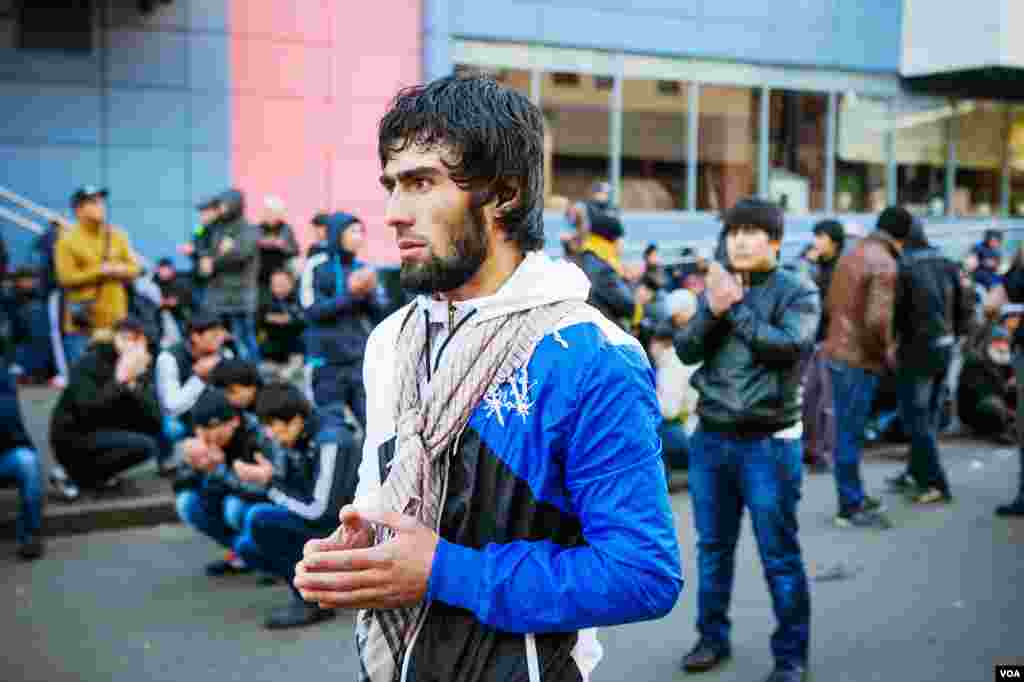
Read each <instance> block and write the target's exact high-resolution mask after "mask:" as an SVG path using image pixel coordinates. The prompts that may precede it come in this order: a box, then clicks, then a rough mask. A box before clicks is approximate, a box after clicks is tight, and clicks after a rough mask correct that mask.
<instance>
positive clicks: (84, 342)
mask: <svg viewBox="0 0 1024 682" xmlns="http://www.w3.org/2000/svg"><path fill="white" fill-rule="evenodd" d="M88 348H89V337H88V336H86V335H85V334H65V335H64V361H65V362H67V365H68V371H69V372H70V371H71V370H73V369H74V368H75V365H77V364H78V361H79V360H81V359H82V356H83V355H85V351H86V350H87V349H88Z"/></svg>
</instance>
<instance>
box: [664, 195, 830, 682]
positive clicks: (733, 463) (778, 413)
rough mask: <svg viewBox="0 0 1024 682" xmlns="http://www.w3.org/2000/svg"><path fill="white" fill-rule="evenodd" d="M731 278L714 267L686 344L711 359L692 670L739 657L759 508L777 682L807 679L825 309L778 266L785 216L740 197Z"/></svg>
mask: <svg viewBox="0 0 1024 682" xmlns="http://www.w3.org/2000/svg"><path fill="white" fill-rule="evenodd" d="M724 222H725V225H724V228H723V237H724V241H725V245H726V253H727V256H728V260H729V262H730V265H731V269H732V272H729V271H727V270H725V269H724V268H723V267H722V265H721V264H719V263H714V264H712V266H711V268H710V271H709V273H708V280H707V285H708V286H707V290H706V292H705V293H704V294H702V295H701V297H700V300H699V304H698V308H697V313H696V315H695V316H694V317H693V318H692V319H691V320H690V321H689V322H688V323H687V324H686V325H685V326H684V327H682V328H681V329H680V330H679V331H678V332H677V333H676V336H675V347H676V351H677V352H678V353H679V356H680V359H681V360H682V361H683V363H685V364H697V363H702V366H701V368H700V369H699V370H697V372H696V374H695V375H694V379H693V385H694V387H695V388H696V389H697V391H698V393H700V400H699V402H698V405H697V413H698V415H699V416H700V427H699V428H698V429H697V431H696V433H695V434H694V436H693V447H692V448H691V458H690V481H689V482H690V493H691V495H692V498H693V513H694V519H695V522H696V527H697V537H698V544H697V549H698V557H697V562H698V570H699V581H700V587H699V592H698V603H697V613H698V616H697V630H698V632H699V634H700V641H699V642H698V643H697V645H696V646H695V647H694V648H693V650H692V651H691V652H690V653H689V654H688V655H687V656H686V657H685V658H684V659H683V668H684V669H685V670H687V671H690V672H696V671H703V670H710V669H711V668H713V667H715V666H716V665H718V663H720V662H721V661H722V660H723V659H725V658H727V657H728V656H729V625H730V624H729V619H728V615H727V613H728V607H729V597H730V593H731V592H732V565H733V562H734V559H735V551H736V543H737V539H738V537H739V532H740V519H741V517H742V510H743V506H746V507H747V509H749V510H750V515H751V518H752V519H753V526H754V533H755V536H756V538H757V544H758V549H759V551H760V555H761V558H762V562H763V564H764V569H765V576H766V578H767V581H768V588H769V590H770V591H771V593H772V601H773V603H774V605H775V614H776V617H777V619H778V621H779V624H778V628H777V629H776V631H775V634H774V635H773V636H772V655H773V656H774V658H775V669H774V671H773V672H772V674H771V675H770V676H769V677H768V678H767V679H768V681H769V682H794V681H796V680H802V679H804V670H805V668H806V665H807V651H808V642H809V637H810V595H809V592H808V588H807V577H806V574H805V571H804V566H803V560H802V558H801V552H800V543H799V540H798V538H797V509H796V506H797V500H798V499H799V498H800V481H801V454H802V453H801V450H802V443H801V431H802V425H801V410H802V406H801V400H802V397H801V393H802V392H801V389H800V382H801V376H800V369H801V359H802V358H803V357H804V355H805V354H806V353H807V352H808V351H809V350H810V349H811V348H812V347H813V345H814V338H815V334H816V333H817V330H818V323H819V321H820V315H821V307H820V302H819V298H818V293H817V291H816V290H815V288H814V287H813V286H811V285H810V284H809V283H806V282H805V281H804V280H803V279H800V278H798V277H797V276H796V275H793V274H790V273H788V272H786V271H783V270H782V269H780V268H779V267H778V252H779V246H780V243H781V241H782V234H783V214H782V211H781V209H779V208H778V207H777V206H776V205H774V204H772V203H769V202H766V201H762V200H758V199H747V200H743V201H740V202H739V203H738V204H737V205H736V206H735V207H734V208H733V209H731V210H730V211H729V212H728V213H727V214H726V215H725V219H724Z"/></svg>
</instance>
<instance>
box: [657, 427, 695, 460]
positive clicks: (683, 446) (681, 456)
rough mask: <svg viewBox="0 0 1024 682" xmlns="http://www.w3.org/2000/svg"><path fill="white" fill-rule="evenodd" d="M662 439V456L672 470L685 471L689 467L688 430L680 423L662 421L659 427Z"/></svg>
mask: <svg viewBox="0 0 1024 682" xmlns="http://www.w3.org/2000/svg"><path fill="white" fill-rule="evenodd" d="M658 436H659V437H660V438H661V454H662V456H663V457H664V459H665V463H666V464H668V467H669V468H670V469H676V470H679V469H685V468H687V467H688V466H689V464H690V462H689V440H690V437H689V436H688V435H686V428H685V427H684V426H683V425H682V423H680V422H678V421H672V422H670V421H662V422H661V426H659V427H658Z"/></svg>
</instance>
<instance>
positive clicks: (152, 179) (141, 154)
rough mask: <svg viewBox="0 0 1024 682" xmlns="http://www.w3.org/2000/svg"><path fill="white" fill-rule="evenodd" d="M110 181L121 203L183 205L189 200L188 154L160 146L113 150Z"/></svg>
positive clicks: (116, 148)
mask: <svg viewBox="0 0 1024 682" xmlns="http://www.w3.org/2000/svg"><path fill="white" fill-rule="evenodd" d="M107 155H108V163H109V167H108V169H107V177H108V178H109V180H108V182H109V184H110V188H111V191H112V192H113V191H116V192H117V199H118V200H119V201H131V202H135V203H140V204H163V203H178V204H183V203H185V202H187V201H188V189H187V183H186V172H187V165H186V164H187V163H188V152H187V151H185V150H184V149H164V148H159V147H138V148H136V147H111V148H109V149H108V150H107Z"/></svg>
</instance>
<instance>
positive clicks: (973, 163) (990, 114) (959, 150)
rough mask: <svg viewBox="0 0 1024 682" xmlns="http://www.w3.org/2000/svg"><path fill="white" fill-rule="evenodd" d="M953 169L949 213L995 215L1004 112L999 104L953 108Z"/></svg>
mask: <svg viewBox="0 0 1024 682" xmlns="http://www.w3.org/2000/svg"><path fill="white" fill-rule="evenodd" d="M956 123H957V128H956V130H957V143H956V155H957V167H956V189H955V190H954V192H953V213H954V214H955V215H962V216H991V215H995V214H997V213H998V212H999V206H1000V201H1001V195H1002V174H1003V161H1004V158H1005V155H1006V146H1007V144H1008V142H1009V141H1008V140H1007V110H1006V107H1005V106H1004V105H1002V104H997V103H995V102H984V101H968V102H960V103H959V104H958V105H957V108H956Z"/></svg>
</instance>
